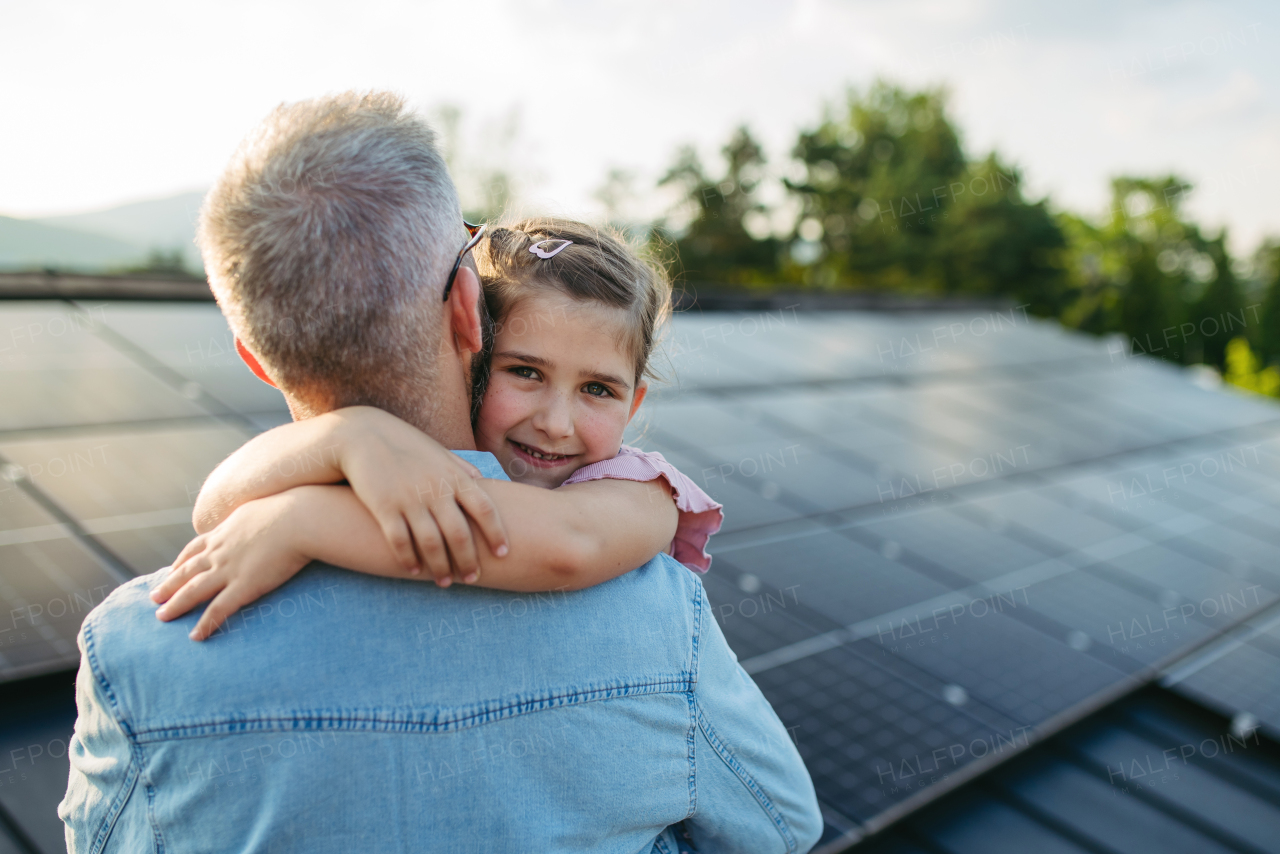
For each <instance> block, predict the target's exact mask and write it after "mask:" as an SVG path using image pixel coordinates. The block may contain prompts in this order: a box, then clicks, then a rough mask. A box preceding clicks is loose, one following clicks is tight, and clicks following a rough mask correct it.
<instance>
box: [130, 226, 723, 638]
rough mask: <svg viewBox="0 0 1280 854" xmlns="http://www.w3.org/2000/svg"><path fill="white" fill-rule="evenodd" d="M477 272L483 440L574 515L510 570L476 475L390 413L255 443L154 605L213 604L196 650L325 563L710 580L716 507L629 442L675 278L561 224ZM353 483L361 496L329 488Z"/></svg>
mask: <svg viewBox="0 0 1280 854" xmlns="http://www.w3.org/2000/svg"><path fill="white" fill-rule="evenodd" d="M476 260H477V264H478V267H479V271H480V275H481V279H482V281H483V284H484V298H485V303H486V305H487V307H488V313H489V316H490V317H491V318H492V319H493V321H494V322H495V327H496V328H495V331H494V333H493V335H492V342H493V344H492V352H491V353H490V354H487V355H488V357H489V358H488V360H487V361H484V360H482V361H481V364H480V365H478V367H477V371H476V396H475V399H476V401H477V402H478V404H479V405H478V408H477V409H476V410H475V415H474V417H473V422H474V429H475V439H476V445H477V447H478V448H479V449H480V450H481V451H488V452H490V453H492V454H493V455H494V456H495V457H497V459H498V461H499V462H500V463H501V465H502V467H503V469H504V470H505V471H506V472H507V473H508V474H509V475H510V476H511V478H512V480H514V481H516V482H518V483H521V484H526V485H528V486H531V487H542V488H544V489H550V490H554V491H555V497H556V498H557V499H562V500H565V501H567V502H569V503H566V504H565V505H564V507H565V509H564V512H563V513H562V514H557V518H558V517H559V516H561V515H562V516H564V517H565V518H564V519H563V523H562V524H560V525H549V526H543V529H540V530H537V531H526V532H524V533H522V535H521V538H520V541H519V542H518V543H516V544H515V547H514V549H513V554H512V557H513V558H514V560H512V559H508V560H502V557H503V555H505V554H506V553H507V545H506V534H505V531H504V529H503V527H502V525H501V524H500V522H499V521H498V520H497V518H496V512H495V511H494V508H493V506H492V504H491V503H490V502H489V500H488V496H487V494H486V493H485V491H484V486H483V485H481V482H480V481H477V480H473V479H472V478H475V477H478V476H479V473H478V471H476V470H474V469H473V468H472V467H469V466H468V465H467V464H466V463H463V462H461V460H460V459H459V458H458V457H457V456H455V455H454V454H452V453H450V452H448V451H447V450H446V449H444V448H442V447H441V446H440V445H439V444H438V443H436V442H435V441H434V440H432V439H431V438H429V437H428V436H426V435H425V434H423V433H422V432H420V431H419V430H417V429H416V428H414V427H412V426H410V425H408V424H406V423H405V422H403V421H400V420H399V419H397V418H395V417H394V416H391V415H388V414H387V413H385V412H382V411H381V410H378V409H373V408H370V407H350V408H347V409H340V410H337V411H335V412H331V413H327V414H325V415H321V416H318V417H315V418H310V419H307V420H305V421H300V422H294V423H291V424H286V425H283V426H281V427H277V428H275V429H274V430H271V431H268V432H267V433H264V434H262V435H261V436H258V437H257V438H255V439H253V440H252V441H250V442H249V443H247V444H246V445H245V446H244V447H243V448H241V449H240V450H239V451H237V452H236V453H235V454H233V455H232V456H230V457H229V458H228V459H227V460H225V461H224V462H223V463H222V464H221V465H220V466H219V467H218V468H217V469H216V470H215V471H214V472H213V474H211V475H210V477H209V479H208V480H207V481H206V482H205V485H204V487H203V489H202V490H201V493H200V497H199V498H198V499H197V502H196V512H195V517H196V520H197V527H198V528H199V529H200V535H199V536H197V537H196V538H195V539H194V540H192V541H191V543H189V544H188V545H187V547H186V548H185V549H183V551H182V553H181V554H180V555H179V556H178V559H177V561H175V563H174V567H173V569H172V571H171V572H170V574H169V575H168V577H166V578H165V580H164V581H163V582H162V583H161V584H160V585H159V586H158V587H157V588H156V590H155V591H154V592H153V593H152V598H153V599H154V600H155V601H156V602H160V603H165V604H164V605H163V607H161V608H160V609H159V610H157V612H156V615H157V616H158V617H159V618H160V619H162V620H171V619H174V618H176V617H179V616H181V615H182V614H184V613H186V612H187V611H189V610H191V608H192V607H194V606H195V605H196V604H198V603H200V602H203V601H206V600H208V599H210V598H211V597H212V598H213V602H211V603H210V605H209V607H207V608H206V609H205V612H204V614H203V615H202V617H201V619H200V621H199V622H198V624H197V625H196V628H195V629H194V630H193V631H192V632H191V637H192V638H193V639H195V640H202V639H204V638H206V637H208V636H209V634H210V633H211V632H212V631H213V630H214V629H216V628H217V627H218V626H219V625H221V623H222V622H223V621H224V620H225V619H226V618H227V617H228V616H229V615H230V614H232V613H234V612H235V611H237V610H238V609H239V608H241V607H243V606H244V605H246V604H248V603H250V602H252V601H254V600H255V599H257V598H258V597H260V596H262V595H264V594H265V593H267V592H270V591H271V590H274V589H275V588H276V587H279V586H280V585H281V584H283V583H284V582H285V581H287V580H288V579H289V578H291V577H292V576H293V575H294V574H296V573H297V572H298V571H299V570H300V569H301V568H302V567H303V566H305V565H306V564H307V563H309V562H310V561H312V560H321V561H325V562H327V563H332V564H335V565H338V566H343V567H347V568H349V569H354V570H357V571H361V572H366V573H370V574H375V575H385V576H403V575H404V574H405V573H406V572H407V573H408V574H409V575H419V574H420V572H421V568H422V567H423V566H425V567H426V568H427V569H428V570H429V574H430V576H431V577H434V578H435V580H436V581H437V583H438V584H440V585H441V586H448V585H449V583H450V581H451V580H452V579H453V578H455V577H456V578H459V579H461V580H463V581H465V582H467V583H475V584H479V585H481V586H485V587H493V588H497V589H506V590H520V591H548V590H562V589H578V588H582V587H589V586H592V585H594V584H599V583H601V582H604V581H608V580H609V579H611V578H615V577H617V576H618V575H621V574H623V573H624V572H627V571H630V570H631V569H634V568H636V567H638V566H640V565H642V564H644V563H646V562H648V560H649V559H650V558H652V556H653V555H654V554H656V553H657V552H659V551H662V550H668V551H670V553H671V554H673V555H674V557H675V558H676V559H677V560H679V561H681V562H682V563H684V564H685V565H686V566H688V567H689V568H690V569H693V570H695V571H697V572H705V571H706V569H707V568H708V567H709V565H710V561H711V558H710V557H709V556H708V555H707V554H706V552H705V545H706V542H707V539H708V538H709V537H710V536H711V535H712V534H714V533H715V532H716V531H717V530H719V528H720V523H721V521H722V519H723V513H722V512H721V505H720V504H718V503H716V502H715V501H713V500H712V499H711V498H710V497H709V496H708V495H706V493H704V492H703V491H702V490H701V489H699V488H698V487H697V486H696V485H695V484H694V483H693V482H692V481H690V480H689V479H688V478H687V477H685V476H684V475H682V474H681V473H680V472H678V471H676V470H675V469H674V468H673V467H672V466H671V465H670V464H668V463H667V462H666V460H665V459H663V457H662V455H661V454H657V453H646V452H643V451H639V450H636V449H634V448H629V447H626V446H623V445H622V435H623V432H624V431H625V429H626V426H627V424H628V423H629V422H630V420H631V418H632V417H633V416H634V415H635V412H636V410H637V409H638V408H639V406H640V404H641V402H642V401H643V400H644V397H645V394H646V392H647V383H646V381H645V378H646V376H652V372H651V367H650V364H649V361H650V356H651V355H652V352H653V347H654V344H655V341H656V339H657V334H658V331H659V328H660V326H661V324H662V322H663V321H664V319H665V317H666V315H667V314H668V313H669V311H670V300H671V291H670V284H669V283H668V282H667V280H666V278H665V276H664V275H663V273H662V272H661V271H660V270H659V269H657V268H656V267H654V266H653V265H650V264H648V263H646V262H644V261H643V260H641V259H640V258H639V257H637V256H636V255H635V254H634V253H633V252H631V251H630V250H629V249H628V248H627V246H626V245H625V244H624V243H622V242H621V241H620V240H618V239H616V238H614V237H613V236H611V235H608V234H605V233H602V232H600V231H598V230H596V229H593V228H591V227H589V226H586V225H583V224H581V223H576V222H570V221H565V220H552V219H545V220H530V221H525V222H521V223H518V224H517V225H515V226H513V227H511V228H498V229H496V230H495V231H493V232H492V234H490V235H488V237H487V239H485V240H484V241H482V242H481V243H480V244H479V245H478V246H477V248H476ZM343 480H345V481H347V482H348V483H349V484H350V487H351V488H350V490H347V489H344V488H340V487H334V486H319V484H333V483H337V482H340V481H343ZM490 483H493V482H490ZM424 486H425V489H424ZM491 488H492V487H491ZM541 495H544V496H545V495H546V493H541ZM357 500H358V501H359V502H361V504H359V505H358V504H356V503H355V502H356V501H357ZM541 500H542V501H545V500H546V499H545V498H544V499H541ZM464 513H465V514H466V516H467V518H469V519H470V521H471V523H472V524H474V526H475V528H476V529H477V530H478V531H479V533H480V534H481V538H480V539H481V545H487V546H488V551H486V550H485V549H484V548H478V547H477V544H476V543H475V542H474V541H473V539H472V535H471V529H470V527H469V526H468V525H467V524H466V522H467V519H464V518H463V514H464ZM482 568H483V577H481V570H482Z"/></svg>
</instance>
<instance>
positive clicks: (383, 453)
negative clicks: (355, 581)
mask: <svg viewBox="0 0 1280 854" xmlns="http://www.w3.org/2000/svg"><path fill="white" fill-rule="evenodd" d="M339 412H340V413H341V416H342V418H343V420H344V430H343V431H342V435H341V436H340V437H339V451H338V458H339V460H338V462H339V467H340V468H341V469H342V473H343V474H344V475H345V476H346V478H347V482H348V483H350V484H351V488H352V490H354V492H355V494H356V497H358V498H359V499H360V501H361V502H362V503H363V504H364V505H365V507H367V508H369V512H370V513H372V514H373V517H374V518H375V519H377V521H378V525H379V526H380V527H381V528H382V533H383V536H385V537H386V538H387V543H388V544H389V545H390V546H391V551H392V552H393V553H394V554H395V556H396V559H397V560H398V561H399V562H400V564H401V565H402V566H403V567H404V568H405V569H406V570H408V572H409V573H410V574H414V575H416V574H418V573H419V572H421V570H422V568H423V567H426V568H427V570H428V572H429V573H430V574H431V575H432V577H434V578H435V581H436V583H437V584H439V585H440V586H441V587H448V586H449V584H450V582H451V581H452V580H453V579H454V578H456V579H458V580H460V581H465V582H467V583H469V584H470V583H474V582H475V581H477V580H479V578H480V564H479V562H478V560H477V557H476V546H475V542H474V541H473V540H472V533H471V526H470V525H469V524H468V522H467V519H468V518H470V519H471V520H472V521H474V522H475V523H476V525H477V527H479V529H480V532H481V534H482V535H483V536H484V538H485V541H486V542H487V543H488V544H489V550H490V551H492V552H493V554H494V555H495V556H497V557H502V556H503V555H505V554H506V553H507V534H506V531H505V529H504V528H503V525H502V520H501V519H500V518H499V517H498V511H497V508H496V507H495V506H494V503H493V500H492V499H491V498H490V497H489V494H488V493H487V492H486V491H485V490H484V488H483V486H482V485H481V482H480V472H479V470H478V469H476V468H475V466H473V465H471V464H470V463H467V462H466V461H464V460H463V459H462V458H460V457H459V456H457V455H456V454H454V453H452V452H451V451H449V450H447V449H445V448H444V447H442V446H441V445H440V443H438V442H436V441H435V440H434V439H432V438H431V437H429V436H427V435H426V434H425V433H423V432H422V431H421V430H418V429H417V428H416V427H413V426H412V425H410V424H407V423H405V422H404V421H401V420H400V419H399V418H396V417H395V416H393V415H389V414H388V413H386V412H383V411H382V410H381V409H375V408H373V407H367V406H359V407H349V408H347V409H343V410H339Z"/></svg>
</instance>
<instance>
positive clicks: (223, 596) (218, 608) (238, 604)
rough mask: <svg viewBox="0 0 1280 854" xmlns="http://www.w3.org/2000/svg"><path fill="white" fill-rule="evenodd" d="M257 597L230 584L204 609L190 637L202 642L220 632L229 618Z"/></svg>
mask: <svg viewBox="0 0 1280 854" xmlns="http://www.w3.org/2000/svg"><path fill="white" fill-rule="evenodd" d="M255 598H257V597H256V596H254V595H253V593H252V592H251V591H248V590H243V589H241V588H239V587H237V586H236V585H234V584H229V585H227V586H226V587H225V588H223V590H222V592H221V593H219V594H218V595H217V596H215V597H213V601H212V602H210V603H209V607H207V608H205V609H204V613H203V614H201V615H200V620H199V621H198V622H197V623H196V627H195V628H194V629H192V630H191V634H190V635H188V637H189V638H191V639H192V640H193V641H202V640H205V639H206V638H208V637H209V635H211V634H213V633H214V632H216V631H217V630H218V627H219V626H221V625H222V624H223V623H225V622H226V621H227V618H228V617H230V616H231V615H232V614H234V613H235V612H236V611H239V610H240V609H241V608H243V607H244V606H245V605H248V604H249V603H250V602H252V601H253V600H254V599H255Z"/></svg>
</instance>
